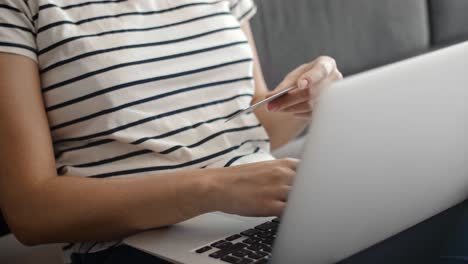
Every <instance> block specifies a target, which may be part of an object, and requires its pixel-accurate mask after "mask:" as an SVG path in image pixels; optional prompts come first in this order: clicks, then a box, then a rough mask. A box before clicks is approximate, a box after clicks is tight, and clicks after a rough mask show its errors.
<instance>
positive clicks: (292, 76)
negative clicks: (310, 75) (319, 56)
mask: <svg viewBox="0 0 468 264" xmlns="http://www.w3.org/2000/svg"><path fill="white" fill-rule="evenodd" d="M314 65H315V62H311V63H306V64H302V65H301V66H299V67H297V68H296V69H295V70H294V71H292V72H290V73H289V74H288V75H286V77H285V78H284V79H283V81H282V82H281V83H280V84H278V86H277V87H276V88H275V89H274V90H273V91H271V92H269V93H268V94H267V95H266V98H268V97H271V96H273V95H275V94H277V93H278V92H281V91H283V90H285V89H287V88H289V87H291V86H294V85H296V83H297V80H298V78H299V77H300V76H301V75H303V74H304V73H306V72H307V71H309V70H310V69H312V68H313V67H314Z"/></svg>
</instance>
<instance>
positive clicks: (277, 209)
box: [270, 201, 286, 216]
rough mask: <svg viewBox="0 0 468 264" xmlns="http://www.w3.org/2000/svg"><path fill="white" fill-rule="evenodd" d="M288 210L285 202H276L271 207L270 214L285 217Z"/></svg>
mask: <svg viewBox="0 0 468 264" xmlns="http://www.w3.org/2000/svg"><path fill="white" fill-rule="evenodd" d="M285 209H286V203H285V202H283V201H274V202H272V204H271V206H270V210H271V212H270V214H271V215H272V216H281V215H283V212H284V210H285Z"/></svg>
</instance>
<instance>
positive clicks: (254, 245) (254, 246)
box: [247, 243, 262, 251]
mask: <svg viewBox="0 0 468 264" xmlns="http://www.w3.org/2000/svg"><path fill="white" fill-rule="evenodd" d="M247 249H248V250H253V251H260V249H262V246H261V245H260V244H258V243H257V244H252V245H250V246H248V247H247Z"/></svg>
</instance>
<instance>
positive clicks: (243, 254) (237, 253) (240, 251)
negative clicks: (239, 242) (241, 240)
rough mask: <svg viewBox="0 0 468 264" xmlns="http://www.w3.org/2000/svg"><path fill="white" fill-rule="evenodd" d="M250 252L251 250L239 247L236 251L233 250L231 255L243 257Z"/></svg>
mask: <svg viewBox="0 0 468 264" xmlns="http://www.w3.org/2000/svg"><path fill="white" fill-rule="evenodd" d="M250 253H252V251H249V250H245V249H240V250H237V251H236V252H233V253H232V255H233V256H236V257H239V258H243V257H245V256H247V255H248V254H250Z"/></svg>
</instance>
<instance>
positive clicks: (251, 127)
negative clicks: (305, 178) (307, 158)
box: [0, 0, 273, 178]
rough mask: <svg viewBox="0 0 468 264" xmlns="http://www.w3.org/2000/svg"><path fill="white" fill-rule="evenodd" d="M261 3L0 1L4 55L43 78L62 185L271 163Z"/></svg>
mask: <svg viewBox="0 0 468 264" xmlns="http://www.w3.org/2000/svg"><path fill="white" fill-rule="evenodd" d="M255 10H256V7H255V5H254V3H253V1H252V0H221V1H219V0H113V1H107V0H97V1H96V0H94V1H93V0H73V1H70V0H0V52H8V53H15V54H20V55H24V56H27V57H29V58H31V59H33V60H34V61H36V62H37V65H38V67H39V69H40V76H41V82H42V83H41V86H42V87H41V88H42V95H43V98H44V102H45V107H46V109H45V110H46V112H47V115H48V118H49V125H50V131H51V133H52V138H53V144H54V150H55V155H56V157H55V158H56V163H57V171H58V173H59V175H73V176H82V177H96V178H104V177H121V176H139V175H148V174H157V173H161V172H164V171H168V170H181V169H194V168H206V167H223V166H226V167H227V166H232V165H238V164H242V163H248V162H256V161H263V160H271V159H273V157H272V156H271V154H270V152H269V140H268V135H267V134H266V131H265V130H264V128H263V127H262V126H261V124H260V122H259V120H258V119H257V118H256V117H255V115H253V114H250V115H244V116H243V117H242V118H238V119H235V120H233V121H231V122H228V123H225V120H226V119H227V118H228V117H230V116H231V115H233V114H235V113H237V112H238V111H239V110H240V109H243V108H246V107H248V106H249V105H250V103H251V100H252V97H253V94H254V90H255V89H254V80H253V61H252V60H253V56H252V51H251V49H250V47H249V44H248V43H247V38H246V36H245V35H244V34H243V32H242V30H241V28H240V25H241V24H242V23H243V22H245V21H247V20H248V19H249V18H250V17H252V16H253V14H254V13H255Z"/></svg>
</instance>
